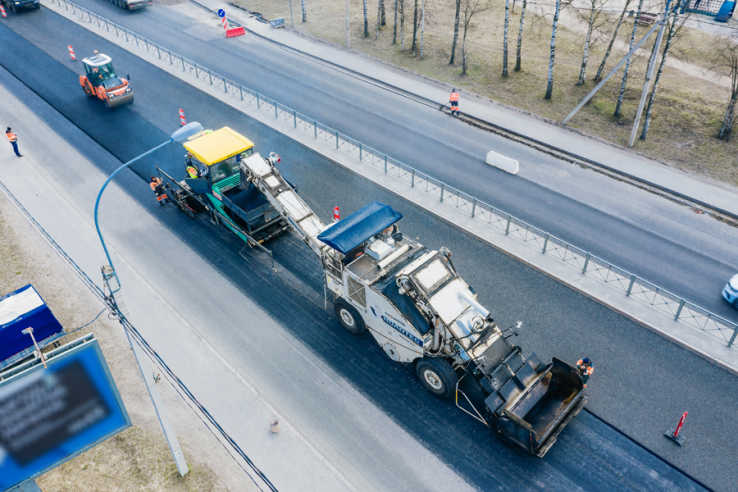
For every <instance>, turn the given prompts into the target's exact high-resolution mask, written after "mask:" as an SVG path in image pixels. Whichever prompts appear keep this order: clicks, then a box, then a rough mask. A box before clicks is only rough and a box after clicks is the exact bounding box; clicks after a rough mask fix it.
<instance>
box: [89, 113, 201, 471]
mask: <svg viewBox="0 0 738 492" xmlns="http://www.w3.org/2000/svg"><path fill="white" fill-rule="evenodd" d="M201 132H202V125H200V123H197V122H192V123H189V124H187V125H185V126H183V127H182V128H180V129H179V130H177V131H176V132H174V133H173V134H172V136H171V137H170V139H169V140H168V141H167V142H164V143H162V144H161V145H158V146H156V147H154V148H153V149H151V150H149V151H148V152H145V153H143V154H141V155H140V156H138V157H136V158H135V159H132V160H130V161H128V162H126V163H125V164H123V165H122V166H120V167H119V168H118V169H116V170H115V171H113V174H111V175H110V176H109V177H108V179H107V180H105V183H104V184H103V185H102V188H100V192H99V193H98V194H97V200H96V201H95V229H97V235H98V237H99V238H100V243H101V244H102V247H103V251H105V256H106V257H107V259H108V265H106V266H103V267H102V273H103V281H104V282H105V284H106V285H107V287H108V290H109V292H110V297H112V299H111V302H110V306H111V308H112V309H113V310H114V311H115V313H114V314H116V315H117V316H118V320H119V322H120V324H121V325H123V329H124V330H125V333H126V338H127V339H128V343H129V345H130V346H131V350H133V354H134V355H135V357H136V362H137V363H138V368H139V370H140V371H141V377H143V380H144V384H145V385H146V389H147V390H148V392H149V397H151V402H152V403H153V404H154V410H156V416H157V417H158V418H159V423H160V424H161V428H162V431H163V432H164V436H165V437H166V439H167V443H168V444H169V449H170V450H171V452H172V457H173V458H174V462H175V464H176V465H177V470H178V471H179V474H180V475H182V476H184V475H185V474H186V473H187V472H188V471H189V468H188V467H187V462H186V461H185V458H184V455H183V454H182V449H181V448H180V446H179V441H178V440H177V435H176V434H175V433H174V429H173V428H172V423H171V422H170V421H169V416H168V415H167V412H166V408H165V407H164V402H163V401H162V399H161V395H160V394H159V389H158V388H157V387H156V384H155V382H154V381H153V380H152V379H153V378H152V376H151V374H152V372H151V366H149V363H148V360H147V359H146V355H145V354H144V353H143V351H142V350H141V348H140V347H139V346H138V345H136V344H134V343H133V341H132V340H131V337H130V335H129V333H128V328H127V327H126V325H125V322H126V321H127V318H128V309H127V307H126V303H125V300H124V299H123V294H122V292H121V283H120V279H119V278H118V273H117V272H116V271H115V267H114V266H113V260H112V259H111V258H110V253H109V252H108V248H107V246H106V245H105V240H104V239H103V236H102V231H100V223H99V221H98V217H97V215H98V210H99V208H100V199H101V198H102V194H103V192H104V191H105V188H107V186H108V183H110V181H111V180H112V179H113V178H114V177H115V176H116V175H117V174H118V173H119V172H121V171H122V170H123V169H125V168H127V167H129V166H130V165H131V164H133V163H134V162H136V161H138V160H140V159H142V158H144V157H146V156H147V155H149V154H151V153H153V152H156V151H157V150H159V149H160V148H162V147H164V146H166V145H168V144H170V143H172V142H181V141H182V140H184V139H186V138H188V137H191V136H193V135H196V134H198V133H201ZM113 277H115V281H116V283H117V287H114V286H111V285H110V281H111V280H112V279H113Z"/></svg>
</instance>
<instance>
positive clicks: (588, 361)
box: [582, 357, 592, 366]
mask: <svg viewBox="0 0 738 492" xmlns="http://www.w3.org/2000/svg"><path fill="white" fill-rule="evenodd" d="M591 363H592V361H590V360H589V357H585V358H584V359H582V364H584V365H585V366H588V365H590V364H591Z"/></svg>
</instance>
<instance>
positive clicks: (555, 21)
mask: <svg viewBox="0 0 738 492" xmlns="http://www.w3.org/2000/svg"><path fill="white" fill-rule="evenodd" d="M559 15H561V0H556V10H555V12H554V19H553V27H552V29H551V54H550V55H549V58H548V84H547V85H546V96H545V99H546V100H547V101H550V100H551V96H552V95H553V88H554V57H555V56H556V29H557V28H558V25H559Z"/></svg>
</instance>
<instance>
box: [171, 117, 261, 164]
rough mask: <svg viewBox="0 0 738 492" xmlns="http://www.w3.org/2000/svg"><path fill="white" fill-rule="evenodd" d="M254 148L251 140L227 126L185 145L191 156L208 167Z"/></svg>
mask: <svg viewBox="0 0 738 492" xmlns="http://www.w3.org/2000/svg"><path fill="white" fill-rule="evenodd" d="M253 146H254V144H253V143H252V142H251V140H249V139H248V138H246V137H244V136H243V135H241V134H240V133H238V132H235V131H233V130H231V129H230V128H228V127H227V126H226V127H223V128H221V129H220V130H215V131H214V132H212V133H208V134H207V135H203V136H201V137H198V138H196V139H195V140H191V141H189V142H185V144H184V148H185V149H187V151H188V152H189V153H190V154H192V155H193V156H195V158H197V160H198V161H200V162H202V163H203V164H205V165H207V166H212V165H213V164H215V163H217V162H220V161H222V160H225V159H228V158H229V157H233V156H234V155H237V154H240V153H241V152H245V151H246V150H248V149H250V148H251V147H253Z"/></svg>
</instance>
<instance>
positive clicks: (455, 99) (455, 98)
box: [448, 87, 459, 116]
mask: <svg viewBox="0 0 738 492" xmlns="http://www.w3.org/2000/svg"><path fill="white" fill-rule="evenodd" d="M448 102H450V103H451V114H455V115H456V116H459V93H458V92H456V88H455V87H454V89H453V90H452V91H451V95H450V96H449V98H448Z"/></svg>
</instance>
